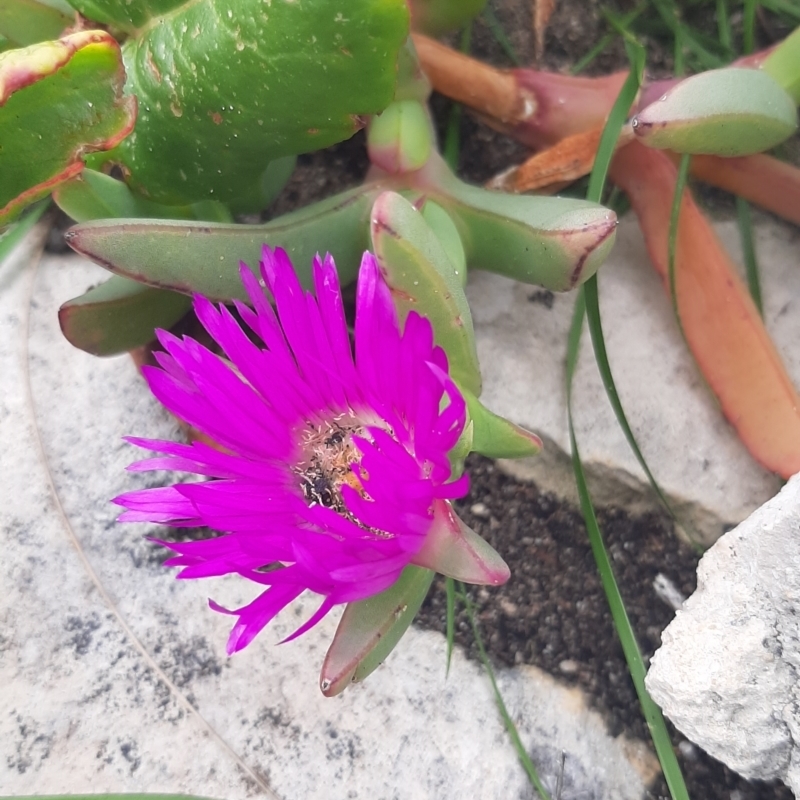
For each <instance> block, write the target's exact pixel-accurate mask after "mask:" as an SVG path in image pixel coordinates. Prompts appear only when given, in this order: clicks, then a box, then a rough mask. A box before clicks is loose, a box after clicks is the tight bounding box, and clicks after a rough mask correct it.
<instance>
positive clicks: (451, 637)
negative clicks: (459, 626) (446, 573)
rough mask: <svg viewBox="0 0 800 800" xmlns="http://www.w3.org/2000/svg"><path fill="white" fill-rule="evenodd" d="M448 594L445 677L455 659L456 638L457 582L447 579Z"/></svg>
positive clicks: (446, 589) (446, 588)
mask: <svg viewBox="0 0 800 800" xmlns="http://www.w3.org/2000/svg"><path fill="white" fill-rule="evenodd" d="M444 586H445V591H446V593H447V669H446V670H445V675H449V674H450V661H451V659H452V658H453V643H454V642H455V638H456V582H455V581H454V580H453V579H452V578H446V579H445V584H444Z"/></svg>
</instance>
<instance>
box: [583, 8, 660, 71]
mask: <svg viewBox="0 0 800 800" xmlns="http://www.w3.org/2000/svg"><path fill="white" fill-rule="evenodd" d="M646 8H647V2H643V3H641V4H640V5H638V6H637V7H636V8H634V9H633V11H629V12H628V13H627V14H625V15H624V16H623V17H617V16H616V15H615V14H613V13H612V12H611V11H609V10H608V9H606V8H601V9H600V13H601V14H602V15H603V16H604V17H605V19H606V21H607V22H609V24H610V25H612V27H613V28H614V30H615V31H616V32H617V33H619V32H620V31H626V32H627V33H628V34H629V36H630V37H631V38H634V35H633V31H632V30H631V28H630V26H631V24H632V23H633V22H635V21H636V20H637V19H638V18H639V17H640V16H641V15H642V13H643V12H644V11H645V9H646ZM611 20H613V23H612V22H611ZM616 38H617V37H616V35H615V34H614V33H607V34H606V35H605V36H603V38H602V39H600V41H599V42H598V43H597V44H596V45H595V46H594V47H593V48H592V49H591V50H589V52H588V53H586V55H585V56H583V58H581V59H579V60H578V61H576V62H575V64H573V65H572V67H570V70H569V74H570V75H579V74H580V73H581V72H583V70H585V69H586V67H588V66H589V64H591V63H592V61H594V60H595V59H596V58H597V56H599V55H600V53H602V52H603V51H604V50H605V49H606V47H608V46H609V45H610V44H611V43H612V42H613V41H614V39H616Z"/></svg>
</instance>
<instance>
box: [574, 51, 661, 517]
mask: <svg viewBox="0 0 800 800" xmlns="http://www.w3.org/2000/svg"><path fill="white" fill-rule="evenodd" d="M629 57H630V60H631V72H630V74H629V76H628V79H627V81H626V83H625V85H624V86H623V87H622V91H621V92H620V94H619V97H618V98H617V100H616V102H615V103H614V107H613V109H612V111H611V114H610V115H609V118H608V122H607V123H606V127H605V129H604V131H603V134H602V136H601V137H600V144H599V146H598V149H597V157H596V159H595V166H594V169H593V170H592V174H591V177H590V178H589V189H588V191H587V192H586V199H587V200H593V201H594V202H599V201H600V198H601V197H602V193H603V186H604V185H605V180H606V176H607V174H608V167H609V164H610V163H611V158H612V156H613V154H614V147H615V145H616V141H617V138H618V137H619V133H620V130H621V128H622V124H623V122H624V121H625V119H626V117H627V114H628V110H629V109H630V107H631V105H632V103H633V101H634V99H635V98H636V94H637V92H638V91H639V84H640V82H641V76H642V72H643V69H644V50H643V49H642V48H641V47H639V46H636V47H633V46H630V50H629ZM582 300H583V305H584V306H585V309H586V314H587V315H588V318H589V332H590V333H591V336H592V345H593V346H594V355H595V360H596V361H597V366H598V368H599V370H600V376H601V378H602V380H603V386H604V387H605V390H606V395H607V396H608V400H609V402H610V403H611V407H612V408H613V409H614V414H615V415H616V417H617V422H618V423H619V426H620V427H621V428H622V432H623V433H624V434H625V438H626V439H627V441H628V445H629V446H630V448H631V450H632V451H633V454H634V456H636V460H637V461H638V462H639V465H640V466H641V468H642V469H643V470H644V473H645V475H646V476H647V479H648V480H649V481H650V485H651V486H652V487H653V489H654V491H655V492H656V494H657V495H658V498H659V500H660V501H661V502H662V503H663V505H664V507H665V508H666V509H667V511H669V513H670V515H671V516H672V518H673V519H676V517H675V514H674V512H673V511H672V507H671V506H670V504H669V502H668V500H667V498H666V496H665V495H664V492H663V491H662V490H661V487H660V486H659V484H658V482H657V481H656V479H655V476H654V475H653V473H652V471H651V470H650V467H649V466H648V464H647V461H646V460H645V457H644V455H643V454H642V451H641V450H640V449H639V445H638V443H637V441H636V437H635V436H634V434H633V431H632V430H631V426H630V424H629V422H628V417H627V415H626V414H625V410H624V409H623V407H622V403H621V402H620V399H619V393H618V392H617V387H616V384H615V382H614V376H613V375H612V373H611V365H610V363H609V360H608V353H607V351H606V344H605V337H604V336H603V326H602V322H601V318H600V301H599V296H598V286H597V276H596V275H594V276H592V277H591V278H590V279H589V280H588V281H587V282H586V285H585V291H584V293H583V295H582ZM580 316H581V321H582V319H583V312H581V314H580ZM578 335H580V334H578Z"/></svg>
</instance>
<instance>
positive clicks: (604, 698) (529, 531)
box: [415, 456, 792, 800]
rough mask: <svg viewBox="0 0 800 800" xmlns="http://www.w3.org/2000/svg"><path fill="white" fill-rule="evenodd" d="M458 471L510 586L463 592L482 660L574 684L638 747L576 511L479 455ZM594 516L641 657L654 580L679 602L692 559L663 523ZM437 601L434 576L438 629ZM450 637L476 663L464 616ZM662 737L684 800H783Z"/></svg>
mask: <svg viewBox="0 0 800 800" xmlns="http://www.w3.org/2000/svg"><path fill="white" fill-rule="evenodd" d="M468 469H469V473H470V477H471V480H472V486H471V490H470V493H469V495H468V496H467V497H466V498H464V499H463V500H461V501H458V502H457V506H458V510H459V514H460V516H461V517H462V519H464V521H465V522H466V523H467V524H468V525H470V527H472V528H473V529H474V530H475V531H477V532H478V533H479V534H480V535H481V536H483V537H484V538H485V539H486V540H487V541H488V542H490V543H491V544H492V546H493V547H495V548H496V549H497V550H498V551H499V552H500V553H501V554H502V555H503V557H504V558H505V559H506V561H507V562H508V563H509V565H510V566H511V579H510V580H509V581H508V583H507V584H506V585H505V586H502V587H500V588H499V589H484V588H477V587H467V588H468V593H469V595H470V597H471V599H472V601H473V604H474V608H475V613H476V616H477V620H478V624H479V626H480V630H481V635H482V637H483V640H484V643H485V646H486V648H487V650H488V652H489V655H490V658H491V659H492V661H493V663H494V664H496V665H498V666H513V665H515V664H533V665H535V666H537V667H539V668H541V669H543V670H545V671H547V672H549V673H550V674H552V675H554V676H556V677H558V678H559V679H560V680H561V681H563V682H564V683H567V684H570V685H575V686H579V687H580V688H581V689H582V690H583V691H584V692H585V693H586V695H587V696H588V697H589V699H590V702H591V703H592V704H593V705H594V707H595V708H596V709H597V710H598V711H600V712H601V713H602V714H603V717H604V718H605V720H606V724H607V725H608V729H609V732H610V733H611V734H612V735H614V736H616V735H618V734H620V733H623V732H624V733H627V734H628V735H632V736H636V737H638V738H639V739H641V740H642V741H646V742H649V741H650V736H649V733H648V731H647V727H646V725H645V722H644V718H643V717H642V714H641V710H640V707H639V701H638V699H637V697H636V692H635V690H634V688H633V683H632V682H631V678H630V675H629V673H628V669H627V666H626V663H625V658H624V656H623V653H622V647H621V646H620V643H619V639H618V638H617V635H616V633H615V630H614V625H613V623H612V620H611V614H610V612H609V610H608V604H607V602H606V599H605V595H604V593H603V588H602V586H601V584H600V579H599V577H598V574H597V568H596V566H595V562H594V558H593V556H592V551H591V548H590V546H589V540H588V537H587V534H586V528H585V527H584V524H583V519H582V517H581V514H580V511H579V510H578V509H576V508H575V507H573V506H571V505H569V504H567V503H564V502H563V501H561V500H559V499H558V498H556V497H555V496H554V495H552V494H549V493H546V492H540V491H539V489H538V488H537V487H536V486H535V485H533V484H530V483H520V482H519V481H516V480H514V479H512V478H510V477H508V476H507V475H506V474H505V473H503V472H502V471H501V470H500V469H499V468H498V467H496V466H495V464H494V463H493V462H492V461H490V460H489V459H486V458H483V457H479V456H471V457H470V459H469V462H468ZM598 519H599V522H600V527H601V530H602V531H603V535H604V537H605V541H606V546H607V547H608V550H609V553H610V555H611V560H612V563H613V567H614V572H615V575H616V578H617V582H618V583H619V586H620V590H621V592H622V595H623V598H624V600H625V606H626V608H627V610H628V614H629V616H630V619H631V623H632V625H633V628H634V630H635V631H636V635H637V638H638V640H639V645H640V647H641V649H642V651H643V655H644V657H645V660H646V661H649V659H650V657H651V656H652V654H653V652H654V651H655V650H656V648H657V647H658V646H659V644H660V643H661V632H662V631H663V629H664V628H665V627H666V626H667V625H668V624H669V622H670V621H671V619H672V617H673V616H674V613H675V612H674V611H673V609H672V608H671V607H670V606H668V605H667V604H666V603H665V602H664V601H663V600H661V599H660V598H659V597H658V596H657V595H656V593H655V591H654V589H653V581H654V579H655V578H656V576H657V575H659V574H661V575H664V576H665V577H667V578H668V579H669V580H670V581H671V582H672V583H673V584H674V586H675V587H676V588H677V589H678V590H679V591H680V592H681V593H682V594H683V595H684V596H686V595H689V594H691V592H693V591H694V588H695V569H696V566H697V561H698V555H697V553H696V552H695V551H694V549H693V548H691V547H690V546H688V545H686V544H685V543H683V542H681V541H679V540H678V539H677V537H676V536H675V535H674V534H673V532H672V525H671V524H670V521H669V519H668V517H666V516H665V515H661V516H660V515H658V514H647V515H644V516H631V515H629V514H628V513H627V512H626V511H624V510H623V509H619V508H605V509H598ZM445 603H446V601H445V592H444V579H443V578H437V580H436V582H435V583H434V587H433V589H432V590H431V593H430V594H429V595H428V598H427V600H426V601H425V604H424V605H423V607H422V609H421V611H420V613H419V614H418V615H417V618H416V621H415V622H416V624H418V625H421V626H423V627H426V628H432V629H434V630H439V631H442V632H444V631H445V625H446V605H445ZM455 640H456V642H457V643H458V644H459V645H461V646H463V647H464V648H465V651H466V653H467V655H468V656H469V657H471V658H474V659H476V660H477V659H478V658H479V654H478V650H477V647H476V645H475V640H474V637H473V635H472V627H471V625H470V622H469V620H468V618H467V616H466V613H465V611H464V610H463V609H461V610H460V612H459V613H458V614H457V616H456V626H455ZM672 739H673V743H674V744H675V746H676V749H677V752H678V756H679V760H680V763H681V768H682V770H683V774H684V776H685V778H686V783H687V786H688V789H689V795H690V796H691V797H692V798H693V799H694V800H792V793H791V792H790V791H789V790H788V789H787V788H786V787H785V786H782V785H769V784H763V783H750V782H748V781H745V780H744V779H742V778H740V777H739V776H738V775H736V774H735V773H733V772H731V771H730V770H729V769H727V767H725V766H723V765H722V764H720V763H719V762H718V761H715V760H714V759H713V758H711V757H710V756H708V755H706V754H705V753H704V752H703V751H702V750H700V749H699V748H697V747H694V746H692V745H691V744H690V743H689V742H687V741H686V740H685V738H684V737H683V736H681V735H680V734H679V733H677V732H676V731H673V737H672ZM509 746H510V744H509ZM567 758H569V754H567ZM651 797H652V798H668V797H669V792H668V791H667V787H666V785H665V784H664V782H663V780H659V781H658V783H657V784H656V785H655V786H654V787H651Z"/></svg>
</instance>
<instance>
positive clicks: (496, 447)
mask: <svg viewBox="0 0 800 800" xmlns="http://www.w3.org/2000/svg"><path fill="white" fill-rule="evenodd" d="M461 393H462V394H463V395H464V399H465V400H466V401H467V413H468V418H469V420H470V421H471V422H472V441H471V449H472V450H473V451H474V452H476V453H480V454H481V455H484V456H488V457H489V458H525V457H526V456H535V455H536V454H537V453H539V452H540V451H541V449H542V440H541V439H540V438H539V437H538V436H537V435H536V434H535V433H531V432H530V431H526V430H525V429H524V428H521V427H520V426H519V425H515V424H514V423H513V422H510V421H509V420H507V419H505V418H504V417H500V416H498V415H497V414H495V413H494V412H492V411H489V409H488V408H486V406H485V405H483V403H481V401H480V400H478V398H477V397H475V395H474V394H472V392H470V391H469V390H467V389H464V388H463V387H461Z"/></svg>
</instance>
